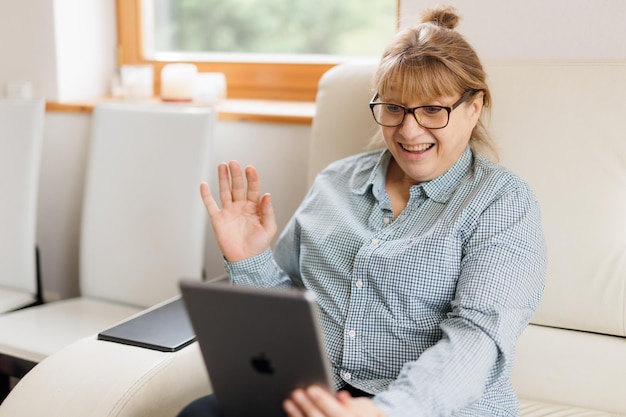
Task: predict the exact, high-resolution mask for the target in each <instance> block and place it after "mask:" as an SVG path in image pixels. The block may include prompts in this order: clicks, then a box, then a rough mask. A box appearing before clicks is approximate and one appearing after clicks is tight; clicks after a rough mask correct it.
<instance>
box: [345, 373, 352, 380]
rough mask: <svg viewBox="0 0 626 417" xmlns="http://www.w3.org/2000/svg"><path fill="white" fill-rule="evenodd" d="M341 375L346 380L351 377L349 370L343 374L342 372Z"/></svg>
mask: <svg viewBox="0 0 626 417" xmlns="http://www.w3.org/2000/svg"><path fill="white" fill-rule="evenodd" d="M343 377H344V378H345V380H346V381H350V378H352V374H351V373H350V372H346V373H345V374H343Z"/></svg>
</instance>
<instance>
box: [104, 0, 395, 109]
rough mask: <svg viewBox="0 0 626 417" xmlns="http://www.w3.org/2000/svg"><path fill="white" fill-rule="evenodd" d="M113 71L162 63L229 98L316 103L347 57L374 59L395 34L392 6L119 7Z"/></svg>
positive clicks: (268, 0)
mask: <svg viewBox="0 0 626 417" xmlns="http://www.w3.org/2000/svg"><path fill="white" fill-rule="evenodd" d="M117 8H118V40H119V57H118V58H119V63H120V65H123V64H143V63H149V64H152V65H153V66H154V68H155V84H156V85H155V87H156V91H158V86H159V74H160V69H161V68H162V66H163V65H164V64H166V63H168V62H192V63H194V64H196V65H197V66H198V70H199V71H202V72H205V71H218V72H223V73H225V74H226V78H227V81H228V96H229V97H231V98H259V99H277V100H308V101H312V100H314V99H315V93H316V90H317V82H318V80H319V78H320V76H321V75H322V74H323V73H324V72H325V71H326V70H327V69H328V68H330V67H331V66H333V65H335V64H337V63H339V62H341V61H342V60H344V59H346V58H347V57H355V56H374V57H377V56H379V55H380V53H381V52H382V49H383V48H384V46H385V45H386V44H387V42H388V41H389V39H390V38H391V36H392V35H393V33H394V32H395V30H396V27H397V13H398V10H399V4H398V0H341V1H337V0H117Z"/></svg>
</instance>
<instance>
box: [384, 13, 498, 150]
mask: <svg viewBox="0 0 626 417" xmlns="http://www.w3.org/2000/svg"><path fill="white" fill-rule="evenodd" d="M458 22H459V16H458V14H457V12H456V9H454V8H452V7H441V6H439V7H435V8H432V9H429V10H427V11H426V12H425V13H424V14H423V16H422V20H421V23H420V24H418V25H416V26H414V27H412V28H408V29H405V30H403V31H401V32H399V33H398V34H397V35H396V37H395V38H394V39H393V41H392V42H391V43H390V45H389V46H388V47H387V49H386V50H385V52H384V53H383V55H382V58H381V60H380V64H379V66H378V69H377V71H376V74H375V77H374V88H375V89H376V91H378V93H379V94H380V95H381V96H383V97H384V96H385V95H387V94H388V93H389V92H390V91H391V90H392V88H393V89H397V88H398V85H400V86H402V87H401V89H402V90H401V97H402V99H403V100H406V101H408V100H410V99H411V98H415V97H420V99H423V100H424V101H428V100H434V99H437V98H439V97H442V96H454V95H459V94H463V93H464V92H466V91H467V90H475V91H482V92H483V94H484V96H483V107H484V109H483V113H485V110H486V109H488V108H489V106H490V104H491V94H490V92H489V87H488V85H487V83H486V78H487V75H486V73H485V70H484V69H483V66H482V64H481V62H480V59H479V58H478V55H477V54H476V52H475V51H474V49H473V48H472V47H471V46H470V45H469V43H468V42H467V41H466V40H465V38H463V36H461V35H460V34H459V33H458V32H457V31H455V30H454V28H455V27H456V26H457V25H458ZM482 118H483V116H481V120H479V121H478V123H477V124H476V127H475V128H474V130H473V132H472V136H471V138H470V142H469V144H470V147H472V148H473V149H476V150H478V151H479V152H481V153H483V154H485V156H487V157H489V158H491V159H497V152H496V150H495V146H494V144H493V142H492V140H491V138H490V136H489V134H488V132H487V129H486V128H485V126H484V123H483V121H482Z"/></svg>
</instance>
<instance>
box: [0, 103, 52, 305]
mask: <svg viewBox="0 0 626 417" xmlns="http://www.w3.org/2000/svg"><path fill="white" fill-rule="evenodd" d="M44 104H45V103H44V101H43V100H17V99H15V100H13V99H1V100H0V196H1V198H2V204H0V289H2V288H4V289H5V290H11V291H17V292H22V293H24V294H25V295H26V298H27V299H30V300H31V301H32V300H34V297H35V296H36V294H37V279H36V278H37V277H36V273H37V271H36V260H35V247H36V219H37V195H38V185H39V173H40V162H41V149H42V142H43V125H44V115H45V109H44ZM0 298H1V297H0ZM6 307H8V306H6ZM2 309H3V300H2V299H0V311H2Z"/></svg>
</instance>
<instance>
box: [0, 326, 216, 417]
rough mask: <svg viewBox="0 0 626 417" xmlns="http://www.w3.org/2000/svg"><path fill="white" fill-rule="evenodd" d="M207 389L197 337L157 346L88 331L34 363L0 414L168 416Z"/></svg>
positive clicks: (91, 416) (6, 416) (117, 416)
mask: <svg viewBox="0 0 626 417" xmlns="http://www.w3.org/2000/svg"><path fill="white" fill-rule="evenodd" d="M210 392H211V388H210V383H209V380H208V377H207V374H206V370H205V367H204V363H203V359H202V356H201V353H200V349H199V346H198V343H197V342H194V343H192V344H191V345H189V346H187V347H185V348H183V349H181V350H179V351H177V352H159V351H156V350H150V349H145V348H141V347H136V346H128V345H123V344H119V343H113V342H107V341H101V340H97V338H96V336H95V335H94V336H92V337H89V338H86V339H83V340H80V341H78V342H76V343H73V344H71V345H69V346H67V347H65V348H64V349H62V350H61V351H59V352H57V353H55V354H53V355H51V356H49V357H48V358H46V359H45V360H43V361H42V362H40V363H39V364H38V365H37V366H35V368H33V369H32V370H31V371H30V372H29V373H28V374H27V375H26V376H25V377H24V378H22V379H21V380H20V381H19V383H18V384H17V385H16V386H15V388H13V390H12V391H11V393H10V394H9V396H8V397H7V398H6V400H5V401H4V402H3V403H2V405H1V406H0V417H16V416H36V415H45V416H48V417H61V416H62V417H87V416H88V417H100V416H102V417H105V416H106V417H139V416H151V417H161V416H162V417H173V416H175V415H176V414H177V413H178V412H179V411H180V410H181V409H182V408H183V407H184V406H185V405H187V404H188V403H189V402H190V401H192V400H193V399H195V398H198V397H200V396H203V395H206V394H208V393H210Z"/></svg>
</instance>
